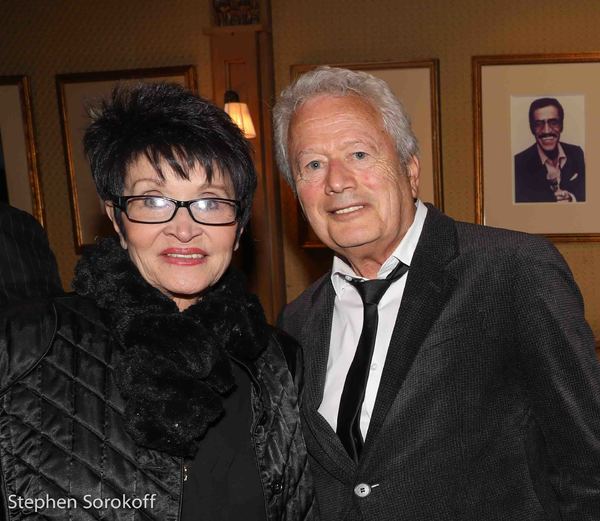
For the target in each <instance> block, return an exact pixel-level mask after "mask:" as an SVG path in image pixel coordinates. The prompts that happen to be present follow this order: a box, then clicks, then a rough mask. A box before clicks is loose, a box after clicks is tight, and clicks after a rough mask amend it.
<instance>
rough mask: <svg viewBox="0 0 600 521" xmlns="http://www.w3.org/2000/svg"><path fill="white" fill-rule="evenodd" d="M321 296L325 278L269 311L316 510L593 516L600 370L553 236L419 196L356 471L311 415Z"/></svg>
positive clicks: (596, 510) (327, 289)
mask: <svg viewBox="0 0 600 521" xmlns="http://www.w3.org/2000/svg"><path fill="white" fill-rule="evenodd" d="M334 297H335V293H334V290H333V286H332V284H331V281H330V278H329V274H327V275H326V276H324V277H323V278H321V279H320V280H318V281H317V282H316V283H314V284H313V285H312V286H311V287H310V288H309V289H307V290H306V291H305V292H304V293H303V294H302V295H301V296H300V297H299V298H298V299H297V300H295V301H294V302H292V303H291V304H290V305H288V306H287V307H286V309H285V310H284V312H283V314H282V316H281V319H280V325H281V326H282V327H283V328H284V329H285V330H287V331H288V332H289V333H291V334H292V335H294V336H296V338H297V339H299V340H300V342H301V344H302V346H303V350H304V357H305V391H304V396H303V405H302V410H301V414H302V419H303V429H304V434H305V438H306V442H307V446H308V449H309V454H310V456H311V466H312V469H313V473H314V477H315V488H316V492H317V499H318V502H319V507H320V509H321V515H322V518H323V519H327V521H337V520H358V519H363V520H372V521H387V520H389V521H397V520H400V519H406V520H410V521H415V520H427V521H431V520H435V521H438V520H444V521H447V520H456V521H465V520H473V521H482V520H485V521H494V520H498V521H500V520H502V521H523V520H527V521H538V520H548V519H552V520H558V519H565V520H566V519H572V520H578V521H583V520H599V519H600V367H599V364H598V361H597V360H596V357H595V353H594V339H593V336H592V332H591V330H590V328H589V326H588V325H587V323H586V321H585V319H584V314H583V302H582V298H581V295H580V293H579V290H578V289H577V286H576V284H575V282H574V280H573V277H572V275H571V272H570V271H569V269H568V267H567V265H566V264H565V262H564V260H563V259H562V257H561V256H560V254H559V253H558V252H557V251H556V249H555V248H554V247H553V246H552V245H550V244H549V243H548V242H547V241H545V240H544V239H541V238H538V237H535V236H531V235H527V234H523V233H517V232H511V231H507V230H500V229H493V228H486V227H482V226H477V225H472V224H467V223H459V222H455V221H453V220H452V219H450V218H449V217H447V216H445V215H443V214H442V213H440V212H439V211H437V210H436V209H435V208H433V207H429V211H428V214H427V218H426V221H425V225H424V228H423V232H422V235H421V238H420V240H419V243H418V246H417V249H416V251H415V254H414V257H413V261H412V264H411V266H410V269H409V271H408V279H407V282H406V288H405V292H404V296H403V298H402V303H401V306H400V310H399V312H398V318H397V320H396V324H395V328H394V331H393V335H392V339H391V344H390V348H389V352H388V355H387V359H386V363H385V368H384V372H383V375H382V380H381V384H380V388H379V392H378V395H377V400H376V404H375V408H374V410H373V415H372V418H371V423H370V427H369V431H368V434H367V438H366V440H365V446H364V449H363V453H362V456H361V459H360V461H359V464H358V466H357V465H355V464H354V462H353V461H352V460H351V459H350V458H349V457H348V455H347V454H346V452H345V450H344V448H343V446H342V444H341V442H340V441H339V439H338V437H337V435H336V434H335V432H334V431H333V430H332V429H331V427H330V426H329V424H328V423H327V421H326V420H325V419H324V418H323V417H322V416H321V415H320V414H319V413H318V412H317V409H318V407H319V404H320V402H321V399H322V394H323V386H324V381H325V373H326V369H327V357H328V349H329V340H330V332H331V320H332V313H333V305H334ZM361 483H365V484H367V485H369V486H370V487H372V488H371V492H370V494H368V495H367V496H366V497H362V498H360V497H358V496H357V495H356V494H355V493H354V492H353V490H354V488H355V487H356V486H357V485H358V484H361ZM561 516H563V517H561Z"/></svg>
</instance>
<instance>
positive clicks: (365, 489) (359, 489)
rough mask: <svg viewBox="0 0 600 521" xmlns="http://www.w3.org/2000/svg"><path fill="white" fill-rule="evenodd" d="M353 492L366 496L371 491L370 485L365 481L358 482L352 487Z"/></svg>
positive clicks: (359, 495)
mask: <svg viewBox="0 0 600 521" xmlns="http://www.w3.org/2000/svg"><path fill="white" fill-rule="evenodd" d="M354 493H355V494H356V495H357V496H358V497H367V496H368V495H369V494H370V493H371V487H370V486H369V485H367V484H366V483H359V484H358V485H356V486H355V487H354Z"/></svg>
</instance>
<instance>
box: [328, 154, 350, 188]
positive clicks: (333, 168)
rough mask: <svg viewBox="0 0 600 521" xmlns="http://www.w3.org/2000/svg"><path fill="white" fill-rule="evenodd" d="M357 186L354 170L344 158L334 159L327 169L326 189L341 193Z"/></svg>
mask: <svg viewBox="0 0 600 521" xmlns="http://www.w3.org/2000/svg"><path fill="white" fill-rule="evenodd" d="M355 186H356V177H355V174H354V172H353V171H352V170H351V169H350V168H349V167H348V165H346V164H345V163H344V161H342V160H337V159H336V160H332V161H331V162H330V164H329V169H328V171H327V178H326V180H325V190H326V192H327V193H339V192H343V191H344V190H347V189H349V188H354V187H355Z"/></svg>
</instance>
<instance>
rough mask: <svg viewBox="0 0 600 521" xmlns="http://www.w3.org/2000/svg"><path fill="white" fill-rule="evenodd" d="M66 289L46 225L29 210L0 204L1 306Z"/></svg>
mask: <svg viewBox="0 0 600 521" xmlns="http://www.w3.org/2000/svg"><path fill="white" fill-rule="evenodd" d="M62 291H63V290H62V285H61V283H60V277H59V275H58V268H57V266H56V259H55V258H54V254H53V253H52V251H51V250H50V246H48V239H47V237H46V234H45V232H44V230H43V228H42V227H41V226H40V224H39V223H38V222H37V221H36V220H35V219H34V218H33V217H32V216H31V215H29V214H28V213H27V212H24V211H22V210H18V209H17V208H13V207H12V206H9V205H7V204H4V203H0V306H3V305H5V304H6V303H7V302H9V301H12V300H22V299H27V298H31V297H38V296H50V295H59V294H60V293H62Z"/></svg>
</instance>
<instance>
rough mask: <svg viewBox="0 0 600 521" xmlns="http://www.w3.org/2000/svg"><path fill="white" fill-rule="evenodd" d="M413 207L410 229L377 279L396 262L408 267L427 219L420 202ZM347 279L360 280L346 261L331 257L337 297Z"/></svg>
mask: <svg viewBox="0 0 600 521" xmlns="http://www.w3.org/2000/svg"><path fill="white" fill-rule="evenodd" d="M415 207H416V211H415V218H414V219H413V222H412V224H411V225H410V228H409V229H408V231H407V232H406V234H405V235H404V237H402V240H401V241H400V243H399V244H398V246H396V249H395V250H394V251H393V252H392V254H391V255H390V256H389V257H388V258H387V259H386V260H385V262H384V263H383V264H382V265H381V268H379V272H378V273H377V278H378V279H384V278H385V277H387V275H388V274H390V273H391V272H392V270H393V269H394V268H395V267H396V266H397V265H398V262H403V263H404V264H406V265H407V266H410V263H411V262H412V258H413V255H414V254H415V250H416V249H417V243H418V242H419V238H420V237H421V232H422V230H423V224H424V223H425V217H427V206H425V205H424V204H423V203H422V202H421V201H420V200H418V199H417V202H416V203H415ZM347 277H351V278H362V277H360V276H358V275H357V274H356V273H355V272H354V270H353V269H352V267H351V266H350V265H349V264H348V263H347V262H346V261H344V260H343V259H342V258H341V257H338V256H337V255H335V256H334V257H333V266H332V268H331V282H332V284H333V287H334V289H335V292H336V294H338V295H339V294H340V293H341V292H343V291H344V289H345V288H346V286H347V285H348V282H347Z"/></svg>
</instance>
